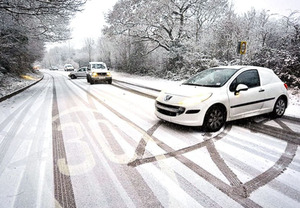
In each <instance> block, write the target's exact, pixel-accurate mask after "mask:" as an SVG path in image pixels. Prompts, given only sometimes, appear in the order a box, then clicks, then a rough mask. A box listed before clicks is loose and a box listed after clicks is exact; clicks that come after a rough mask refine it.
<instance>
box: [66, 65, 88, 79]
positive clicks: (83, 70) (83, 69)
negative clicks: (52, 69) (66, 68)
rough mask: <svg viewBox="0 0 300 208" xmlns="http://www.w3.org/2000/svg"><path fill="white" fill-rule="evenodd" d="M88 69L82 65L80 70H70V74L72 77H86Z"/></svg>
mask: <svg viewBox="0 0 300 208" xmlns="http://www.w3.org/2000/svg"><path fill="white" fill-rule="evenodd" d="M86 71H87V67H81V68H79V69H78V70H75V71H73V72H70V74H69V75H68V76H69V77H70V78H71V79H76V78H79V77H84V78H86Z"/></svg>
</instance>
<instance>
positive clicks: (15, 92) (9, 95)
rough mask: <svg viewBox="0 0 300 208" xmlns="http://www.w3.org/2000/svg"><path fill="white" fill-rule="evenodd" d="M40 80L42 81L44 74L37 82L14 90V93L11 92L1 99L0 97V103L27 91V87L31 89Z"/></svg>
mask: <svg viewBox="0 0 300 208" xmlns="http://www.w3.org/2000/svg"><path fill="white" fill-rule="evenodd" d="M42 79H44V74H43V75H42V77H41V78H40V79H39V80H37V81H35V82H33V83H31V84H29V85H27V86H26V87H23V88H20V89H18V90H15V91H14V92H12V93H10V94H7V95H4V96H3V97H0V103H1V102H3V101H5V100H7V99H8V98H11V97H13V96H15V95H17V94H19V93H21V92H23V91H24V90H26V89H28V88H29V87H32V86H33V85H35V84H37V83H38V82H40V81H41V80H42Z"/></svg>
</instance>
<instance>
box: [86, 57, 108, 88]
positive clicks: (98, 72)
mask: <svg viewBox="0 0 300 208" xmlns="http://www.w3.org/2000/svg"><path fill="white" fill-rule="evenodd" d="M86 80H87V82H88V83H90V84H95V83H97V82H107V83H108V84H111V83H112V76H111V73H110V71H109V69H108V68H107V66H106V64H105V63H103V62H90V63H89V66H88V68H87V74H86Z"/></svg>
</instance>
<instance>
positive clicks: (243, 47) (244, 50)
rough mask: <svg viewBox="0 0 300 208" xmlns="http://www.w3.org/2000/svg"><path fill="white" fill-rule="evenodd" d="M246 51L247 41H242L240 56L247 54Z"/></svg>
mask: <svg viewBox="0 0 300 208" xmlns="http://www.w3.org/2000/svg"><path fill="white" fill-rule="evenodd" d="M246 50H247V42H246V41H242V42H240V54H242V55H243V54H246Z"/></svg>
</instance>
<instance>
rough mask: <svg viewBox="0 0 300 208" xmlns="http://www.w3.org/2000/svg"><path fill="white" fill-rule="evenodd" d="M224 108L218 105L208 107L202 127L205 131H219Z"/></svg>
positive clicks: (224, 115)
mask: <svg viewBox="0 0 300 208" xmlns="http://www.w3.org/2000/svg"><path fill="white" fill-rule="evenodd" d="M225 121H226V110H225V109H224V108H223V107H222V106H220V105H214V106H212V107H210V108H209V109H208V111H207V112H206V114H205V118H204V128H205V130H207V131H211V132H215V131H219V130H220V129H221V128H222V127H223V126H224V124H225Z"/></svg>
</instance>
